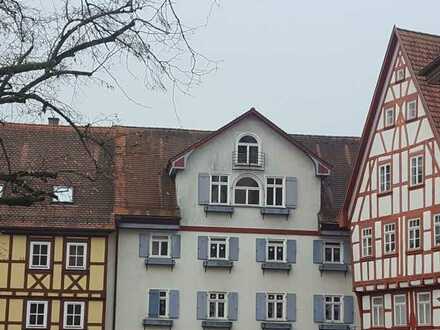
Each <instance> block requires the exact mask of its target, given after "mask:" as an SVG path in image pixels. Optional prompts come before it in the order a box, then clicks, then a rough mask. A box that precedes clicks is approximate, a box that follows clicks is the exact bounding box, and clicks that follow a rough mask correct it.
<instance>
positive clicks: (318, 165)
mask: <svg viewBox="0 0 440 330" xmlns="http://www.w3.org/2000/svg"><path fill="white" fill-rule="evenodd" d="M252 116H253V117H255V118H257V119H259V120H261V121H262V122H263V123H265V124H266V125H267V126H269V127H270V128H272V129H273V130H274V131H275V132H276V133H277V134H279V135H281V136H282V137H284V138H285V139H286V140H287V141H289V142H290V143H292V144H293V145H294V146H296V147H297V148H298V149H300V150H301V151H302V152H304V153H305V154H306V155H307V156H308V157H309V158H310V159H311V160H312V161H313V163H314V166H315V173H316V175H317V176H327V175H330V172H331V165H330V164H329V163H328V162H326V161H325V160H323V159H322V158H321V157H319V156H318V155H317V154H316V153H314V152H313V151H311V150H310V149H308V148H307V147H305V146H304V145H302V144H301V143H298V141H296V140H295V139H293V138H292V137H291V136H290V135H289V134H287V133H286V132H284V131H283V130H282V129H281V128H280V127H278V126H277V125H275V124H274V123H273V122H272V121H270V120H269V119H268V118H266V117H264V116H263V115H262V114H261V113H259V112H258V111H257V110H255V108H251V109H250V110H249V111H247V112H245V113H244V114H242V115H241V116H239V117H237V118H235V119H234V120H232V121H231V122H229V123H228V124H226V125H225V126H223V127H221V128H219V129H218V130H216V131H214V132H212V133H211V134H209V135H207V136H205V137H204V138H202V139H201V140H200V141H197V142H196V143H194V144H192V145H190V146H188V147H187V148H185V149H184V150H182V151H181V152H180V153H178V154H177V155H175V156H174V157H172V158H171V159H170V160H169V164H168V168H169V172H170V174H174V172H175V171H176V170H180V169H184V168H185V166H186V161H187V158H188V157H189V155H190V154H191V153H192V152H193V151H194V150H195V149H197V148H198V147H200V146H202V145H204V144H205V143H208V142H209V141H210V140H212V139H213V138H215V137H216V136H218V135H220V134H221V133H223V132H224V131H226V130H227V129H228V128H230V127H232V126H234V125H236V124H238V123H239V122H241V121H243V120H245V119H246V118H249V117H252Z"/></svg>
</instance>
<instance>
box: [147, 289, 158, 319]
mask: <svg viewBox="0 0 440 330" xmlns="http://www.w3.org/2000/svg"><path fill="white" fill-rule="evenodd" d="M148 317H151V318H155V317H159V290H150V292H149V294H148Z"/></svg>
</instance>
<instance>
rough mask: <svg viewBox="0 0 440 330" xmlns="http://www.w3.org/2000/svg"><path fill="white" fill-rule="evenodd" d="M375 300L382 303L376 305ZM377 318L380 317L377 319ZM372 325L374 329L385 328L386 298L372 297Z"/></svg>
mask: <svg viewBox="0 0 440 330" xmlns="http://www.w3.org/2000/svg"><path fill="white" fill-rule="evenodd" d="M375 299H381V300H382V303H380V304H378V303H375ZM376 317H378V318H377V319H376ZM371 325H372V327H383V326H384V325H385V306H384V297H383V296H376V297H371Z"/></svg>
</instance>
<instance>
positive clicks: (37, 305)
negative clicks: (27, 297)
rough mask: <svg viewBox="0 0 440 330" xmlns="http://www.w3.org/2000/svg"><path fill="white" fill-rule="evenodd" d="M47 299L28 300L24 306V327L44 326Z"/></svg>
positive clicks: (36, 327)
mask: <svg viewBox="0 0 440 330" xmlns="http://www.w3.org/2000/svg"><path fill="white" fill-rule="evenodd" d="M46 325H47V301H28V302H27V306H26V327H27V328H35V329H40V328H46Z"/></svg>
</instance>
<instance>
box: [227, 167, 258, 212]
mask: <svg viewBox="0 0 440 330" xmlns="http://www.w3.org/2000/svg"><path fill="white" fill-rule="evenodd" d="M245 178H250V179H252V180H254V181H255V182H256V183H257V185H258V187H247V188H246V189H244V188H243V187H240V186H237V184H238V182H239V181H240V180H241V179H245ZM262 187H263V185H262V183H261V182H260V180H259V179H258V178H257V177H256V176H255V175H252V174H249V173H248V174H243V175H240V176H239V177H237V178H236V179H235V180H234V184H233V189H232V194H233V195H232V201H233V204H234V205H237V206H255V207H258V206H261V205H262V202H263V200H264V196H263V189H262ZM237 190H245V191H246V197H245V198H246V202H245V203H237V202H236V197H235V196H236V192H237ZM251 190H252V191H258V204H249V191H251Z"/></svg>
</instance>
